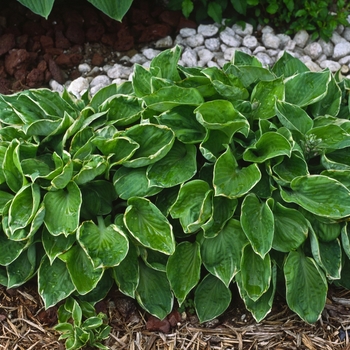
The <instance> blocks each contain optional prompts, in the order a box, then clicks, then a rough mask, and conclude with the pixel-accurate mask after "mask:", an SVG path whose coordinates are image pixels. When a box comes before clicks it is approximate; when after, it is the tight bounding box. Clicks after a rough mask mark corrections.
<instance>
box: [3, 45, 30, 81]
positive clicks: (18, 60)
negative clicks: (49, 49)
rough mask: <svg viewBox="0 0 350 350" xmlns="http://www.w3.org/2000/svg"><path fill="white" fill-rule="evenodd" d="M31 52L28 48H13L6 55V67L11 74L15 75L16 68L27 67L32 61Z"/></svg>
mask: <svg viewBox="0 0 350 350" xmlns="http://www.w3.org/2000/svg"><path fill="white" fill-rule="evenodd" d="M30 58H31V57H30V54H29V52H28V51H27V50H24V49H19V50H16V49H14V50H11V51H10V52H9V54H8V55H7V56H6V57H5V69H6V72H7V73H8V74H10V75H13V74H14V73H15V71H16V70H20V69H23V68H24V70H25V69H26V68H27V66H28V64H29V62H30Z"/></svg>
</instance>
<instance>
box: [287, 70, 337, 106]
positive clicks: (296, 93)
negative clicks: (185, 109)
mask: <svg viewBox="0 0 350 350" xmlns="http://www.w3.org/2000/svg"><path fill="white" fill-rule="evenodd" d="M330 80H331V72H330V71H327V70H326V71H323V72H303V73H300V74H296V75H294V76H292V77H289V78H287V79H286V80H285V94H286V95H285V96H286V97H285V98H286V101H287V102H289V103H292V104H295V105H298V106H299V107H305V106H308V105H311V104H312V103H315V102H318V101H320V100H321V99H323V98H324V97H325V96H326V94H327V88H328V84H329V82H330Z"/></svg>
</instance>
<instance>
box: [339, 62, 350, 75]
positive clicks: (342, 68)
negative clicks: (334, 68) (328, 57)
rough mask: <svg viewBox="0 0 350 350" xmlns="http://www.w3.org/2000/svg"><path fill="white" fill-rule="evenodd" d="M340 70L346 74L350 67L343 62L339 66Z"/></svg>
mask: <svg viewBox="0 0 350 350" xmlns="http://www.w3.org/2000/svg"><path fill="white" fill-rule="evenodd" d="M340 70H341V72H342V73H343V74H348V73H349V71H350V68H349V66H347V65H346V64H343V65H342V66H341V69H340Z"/></svg>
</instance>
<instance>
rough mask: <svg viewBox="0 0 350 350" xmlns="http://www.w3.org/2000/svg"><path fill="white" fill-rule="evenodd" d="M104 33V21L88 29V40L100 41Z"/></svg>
mask: <svg viewBox="0 0 350 350" xmlns="http://www.w3.org/2000/svg"><path fill="white" fill-rule="evenodd" d="M104 33H105V27H104V25H103V24H102V23H97V24H95V25H93V26H91V27H89V28H88V29H87V31H86V40H87V41H90V42H97V41H100V39H101V37H102V35H103V34H104Z"/></svg>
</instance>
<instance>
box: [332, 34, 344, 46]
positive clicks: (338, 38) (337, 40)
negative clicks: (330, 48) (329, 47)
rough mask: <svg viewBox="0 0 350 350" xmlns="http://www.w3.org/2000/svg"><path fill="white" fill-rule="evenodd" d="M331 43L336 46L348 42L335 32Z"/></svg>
mask: <svg viewBox="0 0 350 350" xmlns="http://www.w3.org/2000/svg"><path fill="white" fill-rule="evenodd" d="M331 41H332V43H333V44H334V45H337V44H340V43H344V42H346V40H345V39H344V38H343V37H342V36H341V35H340V34H339V33H337V32H336V31H334V32H333V34H332V36H331Z"/></svg>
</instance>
